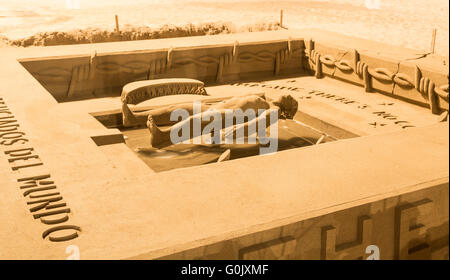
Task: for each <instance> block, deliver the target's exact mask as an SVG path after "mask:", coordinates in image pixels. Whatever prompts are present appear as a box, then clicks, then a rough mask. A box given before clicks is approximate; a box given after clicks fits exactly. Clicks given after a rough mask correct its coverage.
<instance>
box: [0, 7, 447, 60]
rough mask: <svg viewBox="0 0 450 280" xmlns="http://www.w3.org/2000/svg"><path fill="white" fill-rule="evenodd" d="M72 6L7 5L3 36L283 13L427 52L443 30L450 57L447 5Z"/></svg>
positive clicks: (300, 23) (297, 24)
mask: <svg viewBox="0 0 450 280" xmlns="http://www.w3.org/2000/svg"><path fill="white" fill-rule="evenodd" d="M67 1H77V0H15V1H8V0H0V37H1V36H4V37H7V38H9V39H20V38H25V37H27V36H30V35H33V34H36V33H38V32H51V31H70V30H74V29H87V28H100V29H104V30H110V31H112V30H114V27H115V21H114V15H115V14H118V15H119V21H120V26H121V27H122V28H126V27H130V26H147V27H151V28H158V27H161V26H163V25H165V24H171V25H176V26H182V25H186V24H201V23H205V22H222V23H231V24H232V25H233V26H236V27H237V30H236V31H240V30H239V27H240V26H250V25H253V24H260V23H263V22H266V23H267V22H276V21H279V14H280V10H281V9H283V10H284V20H283V23H284V26H286V27H288V28H289V29H294V28H321V29H325V30H329V31H334V32H340V33H343V34H346V35H351V36H355V37H360V38H365V39H370V40H375V41H380V42H384V43H388V44H392V45H397V46H403V47H407V48H411V49H417V50H418V51H420V52H428V51H429V50H430V45H431V34H432V29H433V28H436V29H437V39H436V53H438V54H441V55H445V56H448V53H449V49H448V47H449V43H448V42H449V28H448V25H449V4H448V2H447V1H446V0H378V1H379V7H378V9H376V8H375V9H374V6H367V5H366V2H367V1H369V0H367V1H366V0H309V1H307V0H295V1H264V0H261V1H258V0H247V1H234V0H221V1H213V0H204V1H189V0H166V1H156V0H135V1H125V0H110V1H106V0H97V1H87V0H78V1H79V8H80V9H68V6H67V3H68V2H67ZM372 2H373V3H376V2H377V0H372ZM75 3H76V2H75ZM130 3H132V4H130ZM368 7H372V8H371V9H370V8H368ZM247 29H248V28H247Z"/></svg>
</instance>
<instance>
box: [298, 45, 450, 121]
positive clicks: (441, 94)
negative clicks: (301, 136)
mask: <svg viewBox="0 0 450 280" xmlns="http://www.w3.org/2000/svg"><path fill="white" fill-rule="evenodd" d="M306 57H307V63H305V65H306V66H307V67H308V69H309V70H311V71H313V72H314V75H315V77H316V78H321V77H322V76H323V75H326V76H331V77H333V78H337V79H341V80H344V81H347V82H351V83H355V84H358V85H361V86H363V87H364V88H365V91H366V92H372V91H378V92H383V93H387V94H391V95H393V96H395V97H398V98H401V99H403V100H405V101H408V102H411V103H415V104H419V105H422V106H428V107H429V108H430V110H431V112H432V113H433V114H439V113H440V112H441V111H442V110H447V111H448V102H449V93H448V86H449V80H448V68H447V72H446V73H445V72H439V71H436V70H435V69H430V67H429V65H427V63H426V57H425V55H424V57H423V58H422V57H420V58H417V59H404V60H401V59H397V58H387V57H384V56H383V55H382V54H380V55H373V54H365V53H361V52H360V51H358V50H356V49H343V48H339V47H336V46H331V45H329V44H321V43H317V42H314V41H313V40H309V41H307V42H306Z"/></svg>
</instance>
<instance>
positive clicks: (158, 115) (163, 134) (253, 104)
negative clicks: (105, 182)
mask: <svg viewBox="0 0 450 280" xmlns="http://www.w3.org/2000/svg"><path fill="white" fill-rule="evenodd" d="M193 106H194V105H193V104H192V103H191V104H188V103H186V104H180V105H172V106H169V107H166V108H161V109H157V110H151V111H149V112H148V114H149V115H148V120H147V127H148V129H149V130H150V133H151V144H152V146H153V147H162V146H164V145H170V144H171V142H170V140H171V139H170V137H171V136H170V134H171V130H172V129H176V128H180V127H182V126H184V125H189V126H190V127H191V128H192V127H193V123H194V121H198V122H199V123H200V124H201V129H203V128H204V127H205V126H207V125H208V124H210V123H211V122H212V120H213V118H208V117H206V118H205V116H208V114H210V115H211V116H213V115H214V114H220V115H221V119H222V128H225V127H226V125H227V123H226V122H225V116H226V113H227V111H228V112H229V111H230V110H238V109H240V110H242V111H243V112H245V111H246V110H248V109H250V110H253V111H254V112H256V114H258V111H261V110H264V115H263V116H262V117H265V118H266V121H265V124H266V127H268V126H270V125H271V122H270V121H267V120H270V111H271V110H272V111H273V110H276V111H277V114H278V115H277V117H278V119H279V118H287V119H292V118H293V117H294V115H295V113H296V112H297V109H298V102H297V101H296V100H295V99H294V98H293V97H292V96H291V95H289V94H283V95H280V96H278V97H276V98H275V99H273V100H271V99H268V98H266V97H265V96H264V95H262V96H261V95H257V94H251V95H245V96H237V97H233V98H231V99H228V100H224V101H221V102H219V103H216V104H212V105H208V104H202V105H201V112H199V113H197V114H193V112H194V108H193ZM177 109H184V110H186V111H187V112H189V117H188V118H186V119H183V120H181V121H179V122H177V123H175V124H174V125H173V126H171V127H168V128H159V127H158V126H157V121H155V120H160V121H167V120H170V115H171V114H172V112H174V111H175V110H177ZM205 119H207V120H205ZM258 119H260V117H258V116H256V115H255V117H253V118H252V119H249V118H246V120H245V121H244V122H245V123H243V124H240V125H242V126H244V130H247V128H248V126H249V125H250V124H252V123H253V124H256V123H257V122H258ZM228 125H229V124H228ZM234 129H236V127H235V128H234ZM190 133H191V135H190V138H193V137H195V136H198V135H194V131H193V129H190ZM234 133H235V131H234Z"/></svg>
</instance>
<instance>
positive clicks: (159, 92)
mask: <svg viewBox="0 0 450 280" xmlns="http://www.w3.org/2000/svg"><path fill="white" fill-rule="evenodd" d="M302 32H303V33H301V32H300V31H299V33H295V32H293V31H291V30H289V31H286V33H263V34H260V35H258V34H256V33H252V34H250V35H249V34H245V35H242V36H241V35H236V36H233V37H232V38H231V37H222V36H218V37H213V36H211V38H209V37H208V38H207V39H208V40H206V39H205V40H203V39H202V38H189V39H183V40H185V41H180V40H176V39H168V40H167V41H157V42H156V43H155V44H156V45H155V46H153V45H151V44H149V45H147V44H146V45H145V47H142V45H136V44H134V43H137V42H131V43H133V44H129V45H128V44H125V45H122V44H118V43H110V44H107V46H106V47H105V46H102V48H103V49H102V48H100V47H99V46H94V45H92V46H91V45H89V46H70V49H69V50H68V49H65V48H64V47H61V49H53V48H52V49H50V50H48V51H47V49H45V50H44V51H45V52H46V53H41V51H42V50H40V49H39V50H36V49H31V48H30V49H20V50H10V49H6V50H5V53H6V55H4V56H0V60H1V61H2V63H0V68H2V69H4V72H5V73H6V74H5V75H0V89H1V93H0V107H1V108H0V114H1V116H0V117H1V121H0V132H1V133H0V150H1V152H0V167H1V168H0V173H1V176H0V184H1V185H2V186H4V188H3V189H2V190H3V192H2V197H4V198H5V199H4V203H2V206H4V207H6V208H5V209H8V211H0V223H1V225H7V226H6V227H0V228H1V230H0V236H1V240H7V242H2V243H0V258H44V259H63V258H66V257H67V256H66V254H65V252H66V248H67V246H69V245H72V246H76V247H77V248H79V251H80V252H81V258H82V259H91V258H92V259H94V258H113V259H124V258H127V259H129V258H135V259H218V258H220V259H356V258H360V259H361V258H363V259H366V258H369V257H373V255H372V253H373V252H376V251H378V253H379V254H378V257H380V258H381V259H411V258H421V259H448V205H449V204H448V182H449V180H448V121H447V120H448V67H447V65H448V63H446V65H445V67H444V66H442V63H441V62H440V60H439V58H436V57H434V56H421V55H417V53H416V52H413V51H408V50H404V49H401V50H396V51H392V50H391V49H389V50H391V51H392V53H389V54H386V53H384V52H385V50H386V49H385V47H384V46H383V47H380V46H379V44H378V43H376V42H371V44H368V43H367V42H362V41H360V40H359V39H354V38H353V39H349V38H348V37H346V36H342V35H339V34H334V35H333V34H332V35H330V33H328V32H325V31H314V30H313V31H311V30H307V31H302ZM305 34H306V35H308V36H309V37H313V38H315V40H307V39H303V38H306V36H305ZM291 36H292V37H295V38H298V39H289V37H291ZM267 38H271V39H270V41H267ZM320 38H321V39H320ZM202 40H203V41H202ZM237 41H239V42H240V43H239V44H238V43H236V42H237ZM330 41H332V42H330ZM212 43H214V44H212ZM339 44H340V45H339ZM172 45H175V46H176V47H175V48H172V47H171V46H172ZM96 48H97V49H96ZM386 48H387V47H386ZM95 49H96V51H97V52H95V53H94V54H93V55H90V53H92V51H94V50H95ZM53 51H55V53H53ZM49 52H51V55H59V57H52V58H49V57H48V56H49ZM18 61H19V63H18ZM30 73H31V74H32V75H33V76H34V77H35V78H36V80H37V81H38V82H39V83H38V82H36V80H32V76H31V75H30ZM308 74H314V75H308ZM314 76H316V77H317V78H324V79H321V80H318V79H315V77H314ZM11 77H17V78H20V79H21V80H24V81H27V82H24V83H21V84H17V82H16V81H15V80H14V79H11ZM176 77H185V79H178V78H176ZM274 77H276V79H275V78H274ZM149 80H150V81H149ZM355 84H356V85H358V86H359V87H358V86H355ZM211 85H214V86H211ZM210 86H211V87H210ZM364 88H365V90H364ZM122 89H123V90H122ZM121 90H122V96H121V97H119V96H120V93H121ZM247 90H248V92H249V93H251V94H252V95H247V96H246V95H245V94H246V93H247ZM250 91H252V92H250ZM258 92H259V93H261V92H262V93H263V94H257V93H258ZM287 93H289V94H290V95H291V96H292V97H294V98H295V100H296V101H297V102H298V107H299V108H300V110H297V108H295V107H296V106H294V105H295V104H292V107H291V109H292V111H291V110H290V109H288V108H287V106H283V105H281V104H282V103H283V100H277V97H281V96H286V94H287ZM379 93H382V94H379ZM178 94H180V95H179V96H176V97H177V98H178V97H179V99H180V104H174V103H171V102H167V103H164V102H161V103H162V105H161V104H160V103H158V102H156V101H157V100H153V101H155V104H156V105H155V104H150V105H149V106H148V107H144V106H147V105H148V104H145V105H144V104H142V103H144V102H145V101H146V100H149V99H153V98H155V97H159V96H166V95H178ZM182 95H183V96H182ZM193 95H195V96H193ZM249 96H251V97H249ZM103 97H108V98H103ZM110 97H112V98H110ZM187 97H188V98H190V99H184V98H187ZM168 98H169V97H168ZM213 98H216V100H215V101H214V102H213V101H211V100H212V99H213ZM233 98H235V99H233ZM250 98H253V100H254V101H258V102H260V103H259V104H262V108H270V106H278V107H279V108H280V111H284V113H285V114H286V117H288V118H289V117H292V115H293V114H294V111H296V114H295V116H294V120H280V121H279V123H280V124H281V125H280V137H279V138H280V143H281V140H282V139H283V137H285V139H287V140H290V139H294V140H295V141H297V143H294V144H295V145H291V144H292V143H287V144H286V145H285V147H284V148H285V149H284V151H283V152H279V153H275V154H271V155H267V156H253V155H258V154H251V153H247V154H246V153H244V152H246V150H245V149H241V150H239V149H236V147H231V148H229V147H220V149H218V148H217V149H216V150H214V151H213V150H205V149H204V147H201V146H200V145H190V146H189V145H186V146H183V147H176V146H182V145H173V146H175V147H173V146H171V147H164V148H161V149H155V148H153V147H149V146H150V145H149V140H150V133H149V128H148V127H147V126H146V125H147V122H148V119H149V116H151V117H150V122H149V125H148V126H149V127H150V130H151V132H154V131H155V128H157V127H161V128H162V127H163V126H166V125H173V124H174V123H170V122H168V121H167V116H168V114H169V113H170V112H172V111H173V110H174V109H176V108H184V109H189V108H190V106H192V100H193V99H198V100H201V101H202V103H201V104H202V108H203V109H206V108H210V107H208V106H211V107H220V106H224V107H223V108H244V107H242V106H243V105H242V104H247V103H248V102H249V101H250ZM72 100H77V102H71V101H72ZM160 100H162V99H160ZM177 100H178V99H177ZM181 100H182V101H183V102H181ZM186 100H187V102H189V101H191V102H190V105H189V104H188V103H184V101H186ZM233 100H234V101H237V102H242V104H241V105H239V106H236V104H235V103H233V102H234V101H233ZM78 101H80V102H78ZM264 102H266V103H264ZM150 103H151V102H150ZM250 103H251V102H250ZM288 103H289V102H288ZM292 103H293V102H292ZM134 104H139V106H136V107H133V106H131V105H134ZM171 104H172V105H171ZM220 104H222V105H220ZM289 104H290V103H289ZM36 105H39V106H36ZM416 105H420V106H416ZM203 106H205V107H203ZM233 106H235V107H233ZM120 107H122V108H120ZM294 108H295V110H294ZM429 109H431V110H429ZM188 111H189V110H188ZM191 111H192V112H193V108H192V109H191ZM430 111H431V112H432V114H431V113H430ZM439 114H440V115H439ZM152 120H153V121H152ZM102 124H103V125H102ZM162 129H163V128H162ZM281 133H285V134H284V135H281ZM153 134H155V133H153ZM153 136H155V135H153ZM359 136H364V137H359ZM98 138H102V139H103V140H102V141H96V140H95V139H98ZM154 138H156V137H154ZM43 139H44V140H43ZM47 139H51V141H47ZM117 139H119V140H120V141H117ZM286 142H289V141H286ZM315 144H318V145H315ZM307 146H311V147H307ZM139 147H144V148H145V149H141V150H140V151H136V148H139ZM280 147H281V144H280ZM300 147H301V148H300ZM281 150H282V149H280V151H281ZM213 152H214V154H212V153H213ZM237 155H238V156H239V155H241V156H240V157H237ZM41 156H42V158H41ZM250 156H253V157H250ZM236 158H239V160H235V159H236ZM223 161H226V162H223ZM217 162H219V163H217ZM305 162H307V164H304V163H305ZM209 163H211V164H209ZM178 168H182V169H178ZM205 174H206V175H205ZM212 178H214V179H212ZM56 186H57V187H56ZM274 186H276V188H274ZM61 197H63V198H61ZM50 199H54V200H55V201H50ZM47 200H49V201H47ZM223 209H227V211H223ZM30 213H31V215H30ZM105 216H107V217H108V219H105ZM4 228H5V229H4ZM3 229H4V230H3ZM11 229H14V230H11Z"/></svg>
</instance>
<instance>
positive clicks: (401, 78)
mask: <svg viewBox="0 0 450 280" xmlns="http://www.w3.org/2000/svg"><path fill="white" fill-rule="evenodd" d="M307 45H308V49H307V52H306V54H307V56H308V64H309V67H310V68H311V69H313V70H314V71H315V73H314V76H315V77H316V78H321V77H322V75H323V73H322V64H324V65H326V66H328V67H332V68H334V67H336V68H338V69H340V70H341V71H343V72H345V71H347V72H350V71H352V72H354V73H355V74H357V75H358V77H359V78H360V79H362V80H363V82H364V88H365V91H366V92H370V91H372V90H373V88H372V79H376V80H378V81H380V82H383V83H394V84H395V85H398V86H400V87H402V88H405V89H412V88H415V89H416V90H417V91H418V92H419V93H421V94H422V95H423V96H425V97H426V98H427V99H428V103H429V105H430V109H431V111H432V113H433V114H438V113H439V111H440V109H439V105H438V97H441V98H442V99H443V100H444V101H446V102H447V103H448V102H449V92H448V90H449V85H448V84H447V85H442V86H436V85H435V83H434V82H433V81H432V80H431V79H429V78H427V77H422V72H421V70H420V68H419V67H418V66H417V65H416V70H415V79H414V80H413V79H412V78H411V77H410V76H409V75H407V74H405V73H400V72H397V73H393V72H391V71H390V70H389V69H387V68H374V69H372V68H369V66H368V64H367V63H365V62H363V61H361V60H360V55H359V53H358V51H357V50H354V51H353V52H354V64H353V68H352V66H351V63H350V62H349V61H348V60H337V59H335V58H334V57H333V56H331V55H322V54H320V53H318V52H317V51H316V50H315V42H314V41H313V40H309V41H308V43H307Z"/></svg>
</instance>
